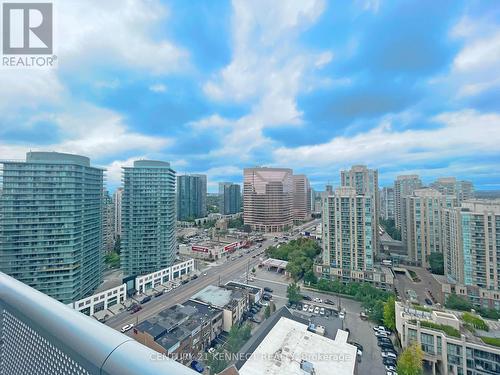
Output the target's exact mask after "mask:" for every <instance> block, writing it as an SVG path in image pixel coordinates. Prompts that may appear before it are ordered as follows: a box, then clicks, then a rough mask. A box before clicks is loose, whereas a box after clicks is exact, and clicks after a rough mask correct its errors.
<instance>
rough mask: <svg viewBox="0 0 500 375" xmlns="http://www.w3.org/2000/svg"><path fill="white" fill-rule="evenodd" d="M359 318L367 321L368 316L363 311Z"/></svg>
mask: <svg viewBox="0 0 500 375" xmlns="http://www.w3.org/2000/svg"><path fill="white" fill-rule="evenodd" d="M359 318H360V319H361V320H367V319H368V315H366V314H365V313H364V312H363V311H361V312H360V313H359Z"/></svg>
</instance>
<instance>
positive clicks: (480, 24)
mask: <svg viewBox="0 0 500 375" xmlns="http://www.w3.org/2000/svg"><path fill="white" fill-rule="evenodd" d="M450 36H451V38H453V39H458V40H462V41H463V43H464V44H463V48H462V49H461V50H460V52H459V53H458V54H457V55H456V56H455V58H454V61H453V66H452V70H451V72H450V76H449V77H447V80H449V81H450V82H451V83H452V85H456V86H458V89H457V93H458V96H459V97H464V96H474V95H478V94H480V93H482V92H484V91H487V90H489V89H492V88H495V87H500V78H499V77H500V27H499V26H498V24H497V23H495V22H491V21H489V20H488V19H471V18H468V17H464V18H462V19H461V20H460V21H459V22H458V23H457V24H456V25H455V26H454V27H453V28H452V30H451V32H450Z"/></svg>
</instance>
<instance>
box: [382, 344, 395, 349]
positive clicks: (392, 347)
mask: <svg viewBox="0 0 500 375" xmlns="http://www.w3.org/2000/svg"><path fill="white" fill-rule="evenodd" d="M379 346H380V350H382V351H387V350H394V345H392V344H382V345H379Z"/></svg>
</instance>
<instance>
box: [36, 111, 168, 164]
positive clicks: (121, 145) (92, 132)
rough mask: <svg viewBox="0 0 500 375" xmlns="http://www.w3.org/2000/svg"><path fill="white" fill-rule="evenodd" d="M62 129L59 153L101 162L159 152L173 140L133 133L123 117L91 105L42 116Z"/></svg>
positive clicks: (58, 145) (40, 117)
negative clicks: (127, 154)
mask: <svg viewBox="0 0 500 375" xmlns="http://www.w3.org/2000/svg"><path fill="white" fill-rule="evenodd" d="M43 117H45V118H46V120H49V121H50V122H52V123H53V124H55V125H57V126H58V127H59V131H60V134H61V137H62V138H63V139H64V140H63V141H62V142H61V143H60V144H57V145H53V146H52V147H57V149H58V150H60V151H64V152H73V153H77V154H83V155H91V156H92V157H94V158H102V157H107V156H112V155H115V154H119V153H121V152H125V151H127V152H130V151H134V150H151V151H159V150H162V149H163V148H165V147H167V146H168V145H169V144H171V140H170V139H168V138H164V137H158V136H147V135H143V134H140V133H136V132H134V131H130V130H129V129H128V128H127V126H126V125H125V123H124V119H123V118H122V116H121V115H119V114H118V113H116V112H113V111H111V110H107V109H103V108H99V107H96V106H94V105H91V104H79V108H77V109H76V108H72V109H71V110H68V111H66V112H60V113H55V114H48V115H40V116H37V118H38V119H43Z"/></svg>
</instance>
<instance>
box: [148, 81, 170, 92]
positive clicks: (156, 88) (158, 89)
mask: <svg viewBox="0 0 500 375" xmlns="http://www.w3.org/2000/svg"><path fill="white" fill-rule="evenodd" d="M149 90H150V91H152V92H155V93H157V94H160V93H164V92H165V91H167V86H165V85H164V84H163V83H155V84H153V85H151V86H149Z"/></svg>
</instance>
